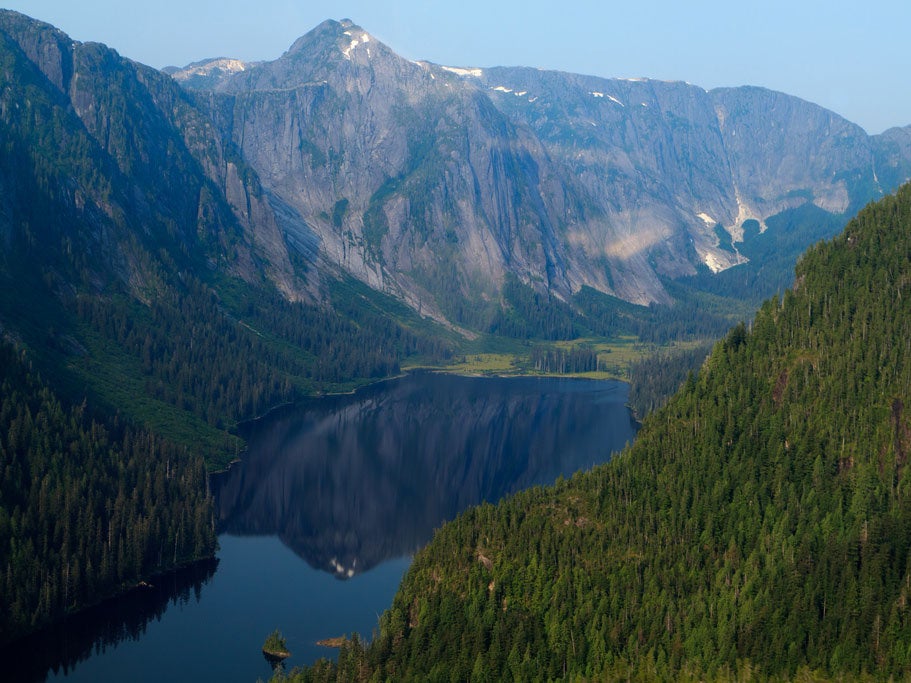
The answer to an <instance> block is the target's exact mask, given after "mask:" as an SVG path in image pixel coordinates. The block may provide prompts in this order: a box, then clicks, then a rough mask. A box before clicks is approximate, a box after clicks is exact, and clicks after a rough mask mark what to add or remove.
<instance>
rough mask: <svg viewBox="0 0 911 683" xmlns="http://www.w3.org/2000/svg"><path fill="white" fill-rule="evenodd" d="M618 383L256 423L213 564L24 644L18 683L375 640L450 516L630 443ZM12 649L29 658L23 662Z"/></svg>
mask: <svg viewBox="0 0 911 683" xmlns="http://www.w3.org/2000/svg"><path fill="white" fill-rule="evenodd" d="M626 398H627V387H626V385H625V384H622V383H619V382H593V381H586V380H571V379H534V378H509V379H500V378H465V377H452V376H447V375H434V374H417V375H411V376H408V377H406V378H402V379H399V380H394V381H391V382H385V383H382V384H379V385H375V386H373V387H370V388H368V389H365V390H363V391H360V392H358V393H357V394H354V395H350V396H337V397H329V398H323V399H318V400H310V401H306V402H304V403H301V404H300V405H297V406H294V407H292V408H285V409H282V410H279V411H275V412H273V413H271V414H270V415H269V416H268V417H267V418H265V419H263V420H259V421H257V422H255V423H252V424H251V425H248V426H247V428H246V431H245V433H244V436H245V437H246V438H247V441H248V444H249V452H248V454H247V455H246V456H245V458H244V462H243V463H241V464H240V465H237V466H235V467H233V468H232V469H231V470H230V472H228V473H227V474H225V475H220V476H218V477H215V478H213V482H212V483H213V490H214V491H215V494H216V501H217V514H218V523H219V529H220V534H219V543H220V550H219V552H218V562H217V569H216V568H215V566H214V563H212V564H209V565H201V566H199V567H196V568H194V569H193V570H191V571H189V572H184V573H182V574H178V575H172V576H170V577H168V578H166V579H162V580H161V581H160V582H159V583H158V584H156V585H155V587H154V588H153V589H150V590H147V591H142V592H138V593H137V594H134V595H131V596H128V597H127V598H124V599H121V600H117V601H113V602H111V603H109V604H107V605H104V606H102V607H101V608H99V609H96V610H93V611H91V612H90V613H87V614H85V615H81V616H80V617H79V618H74V619H72V620H70V623H68V624H65V625H62V626H59V627H57V628H55V629H52V630H50V631H48V632H47V633H44V634H40V635H39V636H38V637H37V638H35V639H32V640H31V641H30V642H27V643H24V644H22V646H21V647H20V648H19V652H18V653H17V659H19V660H20V662H21V666H20V668H19V671H18V673H17V674H16V675H17V677H18V679H20V680H36V681H40V680H60V679H65V680H66V681H67V683H74V682H77V681H114V680H131V681H162V680H168V681H189V680H220V681H248V682H250V683H252V682H253V681H255V680H257V678H263V679H266V678H268V677H269V675H270V674H271V668H270V666H269V665H268V663H267V662H266V661H265V659H264V658H263V656H262V654H261V652H260V647H261V646H262V642H263V640H264V639H265V636H266V635H267V634H268V633H269V632H271V631H272V630H273V629H275V628H279V629H281V630H282V632H283V634H284V635H285V636H286V638H287V641H288V645H289V649H290V650H291V652H292V653H293V655H292V657H291V658H290V659H289V660H287V662H286V666H288V667H291V666H294V665H297V664H306V663H309V662H312V661H313V660H314V659H316V658H318V657H323V656H328V657H332V656H333V655H334V651H333V650H329V649H326V648H322V647H319V646H317V645H316V640H318V639H320V638H326V637H332V636H337V635H341V634H343V633H352V632H354V631H357V632H359V633H361V634H362V635H364V636H366V637H368V638H369V637H370V636H371V634H372V632H373V629H374V628H375V626H376V624H377V617H378V615H379V614H380V613H382V611H383V610H384V609H386V608H387V607H388V606H389V605H390V604H391V602H392V597H393V595H394V594H395V591H396V588H397V587H398V584H399V581H400V580H401V577H402V575H403V574H404V572H405V570H406V569H407V568H408V565H409V563H410V558H411V555H412V554H413V553H414V552H415V551H416V550H418V549H419V548H421V547H422V546H423V545H424V544H426V543H427V541H428V540H429V539H430V537H431V535H432V533H433V530H434V529H435V528H436V527H438V526H439V525H440V524H441V523H442V522H443V521H445V520H447V519H451V518H452V517H453V516H455V515H456V514H458V512H459V511H461V510H463V509H465V508H466V507H468V506H470V505H474V504H477V503H480V502H482V501H485V500H488V501H495V500H498V499H499V498H501V497H502V496H504V495H506V494H508V493H512V492H514V491H517V490H520V489H523V488H527V487H529V486H533V485H536V484H548V483H551V482H553V481H554V480H555V479H556V478H557V477H558V476H561V475H562V476H569V475H571V474H572V473H573V472H576V471H578V470H580V469H587V468H589V467H591V466H592V465H593V464H595V463H600V462H604V461H606V460H607V459H609V457H610V454H611V452H612V451H615V450H619V449H620V448H622V447H623V446H624V445H625V444H626V443H627V442H628V441H631V440H632V438H633V436H634V435H635V425H634V423H633V421H632V419H631V417H630V414H629V411H628V410H627V409H626V407H625V403H626ZM22 652H28V653H29V654H28V655H27V656H22V657H19V656H18V655H19V654H21V653H22Z"/></svg>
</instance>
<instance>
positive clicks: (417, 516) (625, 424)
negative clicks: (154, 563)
mask: <svg viewBox="0 0 911 683" xmlns="http://www.w3.org/2000/svg"><path fill="white" fill-rule="evenodd" d="M626 399H627V385H625V384H623V383H620V382H595V381H582V380H569V379H552V378H544V379H542V378H477V377H470V378H468V377H456V376H448V375H430V374H415V375H410V376H408V377H405V378H402V379H399V380H394V381H391V382H386V383H383V384H380V385H376V386H373V387H369V388H367V389H366V390H363V391H360V392H358V393H356V394H354V395H346V396H335V397H329V398H323V399H319V400H315V401H307V402H305V403H302V404H299V405H297V406H292V407H287V408H284V409H281V410H279V411H276V412H274V413H272V414H270V415H269V416H267V417H266V418H264V419H262V420H259V421H256V422H254V423H250V424H248V425H246V427H245V431H244V434H243V435H244V437H245V438H246V439H247V442H248V446H249V450H248V453H247V455H246V456H245V457H244V461H243V462H242V463H240V464H238V465H235V466H234V467H232V468H231V469H230V471H229V472H227V473H225V474H222V475H218V476H217V477H215V478H214V479H213V488H214V491H215V494H216V500H217V507H218V515H219V526H220V530H221V531H222V532H227V533H230V534H236V535H277V536H278V537H279V538H281V540H282V542H283V543H285V544H286V545H287V546H288V547H290V548H291V549H292V550H293V551H294V552H295V553H297V554H298V555H299V556H300V557H302V558H303V559H305V560H306V561H307V562H308V563H309V564H310V565H311V566H313V567H315V568H318V569H322V570H324V571H327V572H330V573H332V574H334V575H335V576H337V577H339V578H347V577H350V576H353V575H354V574H357V573H360V572H364V571H367V570H368V569H370V568H371V567H374V566H376V565H377V564H379V563H381V562H383V561H384V560H387V559H391V558H395V557H402V556H404V555H407V554H411V553H414V552H415V551H417V550H418V549H419V548H421V547H422V546H423V545H424V544H426V543H427V541H428V540H429V539H430V537H431V535H432V533H433V530H434V529H435V528H437V527H438V526H439V525H440V524H441V523H443V522H444V521H446V520H448V519H452V518H453V517H454V516H455V515H457V514H458V513H459V512H461V511H462V510H464V509H465V508H467V507H469V506H471V505H476V504H478V503H481V502H483V501H496V500H498V499H500V498H502V497H503V496H505V495H508V494H510V493H513V492H515V491H519V490H521V489H525V488H528V487H530V486H534V485H538V484H549V483H552V482H554V481H555V480H556V479H557V477H559V476H564V477H568V476H571V475H572V474H573V473H574V472H576V471H579V470H582V469H588V468H590V467H591V466H592V465H593V464H596V463H601V462H605V461H606V460H608V459H609V457H610V454H611V453H612V452H613V451H617V450H619V449H621V448H623V446H624V445H626V443H627V442H629V441H631V440H632V439H633V437H634V436H635V430H636V425H635V422H634V421H633V420H632V418H631V416H630V414H629V411H628V410H626V409H625V403H626Z"/></svg>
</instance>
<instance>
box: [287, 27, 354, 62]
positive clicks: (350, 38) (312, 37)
mask: <svg viewBox="0 0 911 683" xmlns="http://www.w3.org/2000/svg"><path fill="white" fill-rule="evenodd" d="M370 41H371V36H370V34H369V33H367V32H366V31H365V30H364V29H362V28H361V27H360V26H358V25H357V24H355V23H354V22H353V21H351V20H350V19H342V20H341V21H335V20H334V19H327V20H326V21H324V22H322V23H321V24H319V25H318V26H317V27H316V28H314V29H313V30H312V31H308V32H307V33H305V34H304V35H302V36H301V37H300V38H298V39H297V40H295V41H294V43H293V44H292V45H291V47H289V48H288V51H287V52H285V54H284V55H282V56H283V57H292V56H294V55H297V54H300V53H307V52H311V51H312V50H313V49H314V48H319V47H322V48H323V49H325V47H327V46H329V45H334V46H335V47H337V48H338V49H339V50H340V51H341V53H342V55H343V56H344V57H345V58H346V59H351V52H352V51H353V50H354V49H356V48H357V47H358V46H363V45H366V44H368V43H369V42H370Z"/></svg>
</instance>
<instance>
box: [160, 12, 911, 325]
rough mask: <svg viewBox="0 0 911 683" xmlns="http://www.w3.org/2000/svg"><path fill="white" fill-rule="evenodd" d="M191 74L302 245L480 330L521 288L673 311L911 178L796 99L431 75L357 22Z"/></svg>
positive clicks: (530, 77) (292, 238)
mask: <svg viewBox="0 0 911 683" xmlns="http://www.w3.org/2000/svg"><path fill="white" fill-rule="evenodd" d="M173 75H174V78H175V79H176V80H178V81H179V82H181V83H183V84H184V85H186V86H187V87H188V88H190V89H192V90H194V91H195V92H196V93H197V95H198V96H197V98H196V100H195V101H196V102H197V104H198V105H199V106H200V108H201V109H203V110H206V111H208V112H209V116H210V117H211V119H212V120H213V121H214V122H215V126H216V127H217V129H218V130H219V131H220V133H221V134H222V136H223V138H224V139H225V140H230V141H232V142H233V143H234V145H236V147H237V149H238V151H239V153H240V154H241V155H242V157H243V159H244V160H245V161H246V162H247V163H248V164H249V166H250V167H251V168H253V169H254V170H255V171H256V173H257V174H258V176H259V179H260V182H261V183H262V185H263V187H264V188H265V190H266V192H267V193H268V196H269V199H270V202H271V204H272V206H273V208H275V209H276V210H277V212H278V213H279V214H280V215H281V216H282V219H281V221H280V224H281V227H282V229H283V230H284V231H285V235H286V237H287V238H288V243H289V245H306V246H307V249H311V251H308V253H312V252H315V253H316V254H317V255H318V260H319V261H320V262H322V264H323V268H324V269H327V268H330V269H331V268H332V267H334V268H337V269H341V270H342V271H344V272H347V273H350V274H352V275H354V276H355V277H357V278H358V279H361V280H362V281H364V282H367V283H368V284H370V285H371V286H372V287H375V288H379V289H381V290H382V291H385V292H388V293H391V294H393V295H394V296H396V297H399V298H401V299H403V300H405V301H407V302H408V303H409V304H410V305H412V306H413V307H414V308H415V309H417V310H420V311H422V313H423V314H431V315H433V316H435V317H438V318H439V317H442V318H446V319H449V320H450V321H452V322H456V323H459V324H460V325H463V326H468V327H471V328H473V329H484V326H485V324H486V323H487V322H488V320H489V319H490V318H491V317H492V316H493V315H495V309H496V308H497V306H498V305H500V304H501V300H500V299H501V298H502V294H503V284H504V281H505V279H506V277H507V275H512V276H514V277H515V278H517V279H518V281H520V282H521V283H523V284H524V285H526V286H529V287H531V288H533V289H536V290H538V291H547V292H551V293H553V294H554V295H557V296H559V297H560V298H562V299H564V300H567V301H569V300H570V299H571V298H572V296H573V295H574V294H577V293H578V292H579V291H580V290H581V289H582V288H583V287H589V288H592V289H594V290H596V291H599V292H602V293H605V294H608V295H611V296H614V297H617V298H619V299H622V300H625V301H629V302H633V303H636V304H648V303H665V304H666V303H670V302H672V301H673V300H675V299H676V298H677V297H675V296H674V293H672V292H671V291H669V289H668V287H667V281H669V280H677V279H680V278H683V277H687V276H694V275H696V274H698V273H700V272H720V271H724V270H726V269H729V268H731V267H732V266H735V265H737V264H741V263H745V262H746V261H747V260H748V258H749V257H748V253H749V252H750V245H749V244H746V243H748V242H751V241H754V240H756V239H757V238H758V237H759V233H760V232H763V233H764V232H765V230H766V228H767V227H770V225H769V223H768V219H770V218H773V217H775V216H780V215H785V216H787V215H790V213H791V212H793V211H795V210H798V209H801V208H804V207H815V208H816V209H818V210H819V211H820V213H825V214H828V215H834V216H839V217H843V219H842V220H841V221H840V222H838V224H837V225H836V226H834V227H832V228H830V231H829V232H828V234H827V235H826V236H831V235H832V234H834V233H835V232H837V230H838V229H840V228H841V227H843V224H844V220H845V218H844V217H847V216H850V215H853V214H854V213H855V212H856V211H857V210H858V209H859V208H860V207H861V206H863V205H864V204H866V203H867V202H868V201H870V200H871V199H874V198H877V197H879V196H881V195H882V194H883V193H887V192H891V191H892V190H894V189H895V188H896V187H897V186H898V184H899V183H901V182H903V181H904V180H906V179H908V178H909V177H911V156H909V142H911V130H909V129H907V128H905V129H893V130H890V131H888V132H886V133H884V134H882V135H877V136H869V135H867V134H866V133H865V132H864V131H863V130H862V129H861V128H860V127H858V126H856V125H854V124H852V123H850V122H848V121H846V120H844V119H843V118H841V117H839V116H837V115H836V114H834V113H832V112H829V111H826V110H825V109H822V108H821V107H818V106H816V105H813V104H810V103H808V102H804V101H802V100H799V99H797V98H795V97H791V96H789V95H785V94H782V93H777V92H771V91H768V90H763V89H760V88H751V87H743V88H726V89H718V90H712V91H708V92H707V91H705V90H703V89H702V88H700V87H698V86H694V85H689V84H686V83H668V82H659V81H651V80H645V79H633V80H621V79H604V78H596V77H590V76H580V75H574V74H566V73H557V72H548V71H541V70H536V69H529V68H492V69H474V68H461V67H447V66H439V65H435V64H431V63H427V62H417V63H415V62H411V61H408V60H405V59H403V58H401V57H399V56H398V55H396V54H395V53H394V52H393V51H392V50H390V49H389V48H388V47H387V46H385V45H383V44H382V43H380V42H378V41H377V40H376V38H375V37H373V36H371V35H370V34H369V33H367V32H366V31H364V30H363V29H361V28H360V27H358V26H356V25H354V24H352V23H351V22H348V21H343V22H334V21H328V22H325V23H323V24H321V25H320V26H318V27H317V28H315V29H314V30H313V31H311V32H310V33H308V34H307V35H305V36H304V37H302V38H301V39H300V40H298V41H297V42H296V43H295V44H294V45H292V46H291V48H290V49H289V50H288V51H287V52H286V53H285V54H284V55H282V56H281V57H280V58H279V59H277V60H275V61H271V62H264V63H256V64H243V63H241V62H238V61H236V60H234V61H232V60H223V59H222V60H214V61H212V62H208V63H201V64H196V65H193V66H191V67H188V68H187V69H184V70H177V71H175V72H174V74H173ZM748 221H752V223H751V224H748V225H747V226H745V225H744V223H747V222H748ZM752 224H755V228H756V229H755V231H753V232H751V228H750V225H752ZM803 229H804V230H805V229H806V227H805V226H804V227H803ZM773 232H774V231H773ZM788 232H793V228H792V229H791V230H789V231H788ZM781 238H782V237H781V236H777V235H776V236H770V237H767V238H766V241H767V242H768V241H772V240H778V239H781ZM816 239H818V236H817V235H812V236H810V237H809V239H807V240H806V241H802V242H801V244H800V245H797V249H793V248H792V249H791V250H789V255H790V258H791V262H790V263H789V264H788V265H787V268H786V271H787V274H788V275H790V272H791V271H792V269H793V261H794V260H795V259H796V255H797V254H798V253H800V251H802V250H803V249H805V248H806V247H807V246H809V244H811V243H812V242H813V241H815V240H816ZM760 241H761V240H760ZM741 245H743V246H745V248H744V249H742V248H741ZM777 284H778V283H776V285H777ZM786 284H787V283H786ZM771 291H772V292H774V291H776V290H775V289H772V290H771ZM466 299H467V300H469V301H470V302H471V303H472V304H473V305H471V306H468V307H465V306H464V305H462V304H463V302H464V301H465V300H466ZM507 301H508V298H507Z"/></svg>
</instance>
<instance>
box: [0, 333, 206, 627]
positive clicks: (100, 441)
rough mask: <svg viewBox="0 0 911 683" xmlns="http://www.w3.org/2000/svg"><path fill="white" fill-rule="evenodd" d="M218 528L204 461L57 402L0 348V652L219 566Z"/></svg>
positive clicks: (21, 362) (17, 357)
mask: <svg viewBox="0 0 911 683" xmlns="http://www.w3.org/2000/svg"><path fill="white" fill-rule="evenodd" d="M214 523H215V520H214V516H213V504H212V499H211V496H209V494H208V487H207V485H206V471H205V464H204V463H203V461H202V458H201V457H199V456H198V455H195V456H194V455H193V454H191V453H189V452H188V451H187V449H185V448H180V447H178V446H176V445H174V444H173V443H169V442H167V441H165V440H163V439H161V438H160V437H157V436H155V435H154V434H152V433H150V432H148V431H146V430H141V429H134V428H129V427H126V426H124V425H123V424H118V423H117V422H116V421H112V422H111V423H109V424H104V423H101V422H98V421H96V420H93V419H91V418H90V417H89V416H88V415H87V413H86V410H85V406H82V407H73V406H67V405H66V404H63V403H61V402H60V400H59V399H58V398H57V396H56V395H55V394H54V392H53V391H51V390H50V389H49V388H48V387H47V386H46V385H45V384H44V383H43V382H42V381H41V380H40V379H39V378H37V377H36V376H35V375H34V374H33V371H32V370H31V368H30V367H29V363H28V362H27V361H26V360H25V359H24V357H23V355H22V354H21V353H19V352H17V351H16V350H15V349H13V347H11V346H10V345H9V344H7V343H5V342H4V343H2V344H0V568H2V569H0V605H3V609H2V610H0V644H3V643H5V642H6V641H8V640H9V639H10V638H12V637H15V636H17V635H21V634H23V633H25V632H27V631H29V630H32V629H33V628H35V627H36V626H40V625H42V624H44V623H46V622H48V621H49V620H50V619H52V618H54V617H59V616H61V615H63V614H65V613H67V612H70V611H72V610H74V609H78V608H80V607H84V606H85V605H87V604H91V603H93V602H97V601H98V600H100V599H102V598H105V597H108V596H109V595H111V594H113V593H115V592H117V591H119V590H122V589H123V588H125V587H131V586H134V585H136V583H137V582H138V581H139V580H140V579H141V578H143V577H147V576H149V575H150V574H153V573H155V572H160V571H164V570H167V569H171V568H173V567H176V566H180V565H181V564H184V563H186V562H188V561H190V560H195V559H197V558H200V557H205V556H211V555H212V554H213V553H214V551H215V530H214Z"/></svg>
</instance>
